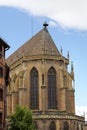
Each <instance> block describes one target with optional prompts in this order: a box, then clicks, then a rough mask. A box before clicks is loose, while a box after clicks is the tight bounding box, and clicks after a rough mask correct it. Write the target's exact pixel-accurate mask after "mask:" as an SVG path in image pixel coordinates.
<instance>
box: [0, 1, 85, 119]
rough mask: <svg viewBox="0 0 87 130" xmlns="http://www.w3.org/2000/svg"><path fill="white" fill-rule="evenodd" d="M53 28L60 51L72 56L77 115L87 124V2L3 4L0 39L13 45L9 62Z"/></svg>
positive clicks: (8, 53)
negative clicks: (21, 48) (38, 35)
mask: <svg viewBox="0 0 87 130" xmlns="http://www.w3.org/2000/svg"><path fill="white" fill-rule="evenodd" d="M44 22H47V23H48V24H49V26H48V31H49V33H50V34H51V36H52V38H53V40H54V42H55V44H56V46H57V48H58V50H59V51H60V50H61V47H62V50H63V56H65V57H67V53H68V52H69V54H70V65H69V66H68V71H69V72H70V71H71V62H73V65H74V73H75V106H76V114H79V115H83V116H84V115H85V119H86V120H87V82H86V80H87V0H44V1H42V0H37V1H36V0H0V37H1V38H2V39H3V40H5V41H6V42H7V44H9V45H10V49H9V50H8V51H7V52H6V58H7V57H9V56H10V55H11V54H12V53H13V52H14V51H16V50H17V49H18V48H19V47H20V46H21V45H23V44H24V43H25V42H26V41H27V40H29V39H30V38H31V37H32V36H33V35H35V34H36V33H37V32H39V31H40V30H41V29H42V28H43V23H44Z"/></svg>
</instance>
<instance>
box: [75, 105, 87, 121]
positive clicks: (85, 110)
mask: <svg viewBox="0 0 87 130" xmlns="http://www.w3.org/2000/svg"><path fill="white" fill-rule="evenodd" d="M76 115H79V116H83V117H85V120H86V121H87V107H84V106H76Z"/></svg>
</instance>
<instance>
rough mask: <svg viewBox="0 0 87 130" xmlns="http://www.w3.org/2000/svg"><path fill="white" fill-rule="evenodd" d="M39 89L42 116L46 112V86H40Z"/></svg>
mask: <svg viewBox="0 0 87 130" xmlns="http://www.w3.org/2000/svg"><path fill="white" fill-rule="evenodd" d="M41 89H42V111H43V114H44V113H45V111H46V86H44V85H42V86H41Z"/></svg>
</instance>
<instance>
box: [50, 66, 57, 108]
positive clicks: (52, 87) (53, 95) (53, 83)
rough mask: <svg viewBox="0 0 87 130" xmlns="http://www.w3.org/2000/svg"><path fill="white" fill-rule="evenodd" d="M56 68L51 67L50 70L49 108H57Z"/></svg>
mask: <svg viewBox="0 0 87 130" xmlns="http://www.w3.org/2000/svg"><path fill="white" fill-rule="evenodd" d="M56 108H57V100H56V70H55V69H54V68H53V67H51V68H50V69H49V70H48V109H56Z"/></svg>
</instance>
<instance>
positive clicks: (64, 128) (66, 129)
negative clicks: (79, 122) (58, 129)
mask: <svg viewBox="0 0 87 130" xmlns="http://www.w3.org/2000/svg"><path fill="white" fill-rule="evenodd" d="M63 130H69V124H68V122H67V121H65V122H64V125H63Z"/></svg>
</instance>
